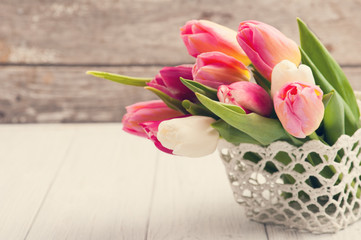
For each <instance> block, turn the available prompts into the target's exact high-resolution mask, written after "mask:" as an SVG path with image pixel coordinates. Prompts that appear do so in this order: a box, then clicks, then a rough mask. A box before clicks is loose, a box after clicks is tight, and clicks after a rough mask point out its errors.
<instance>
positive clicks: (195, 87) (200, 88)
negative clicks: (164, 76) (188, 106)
mask: <svg viewBox="0 0 361 240" xmlns="http://www.w3.org/2000/svg"><path fill="white" fill-rule="evenodd" d="M180 80H181V82H182V83H183V84H184V85H185V86H186V87H187V88H189V89H190V90H191V91H193V92H195V93H200V94H202V95H205V96H207V97H209V98H211V99H213V100H218V97H217V89H214V88H211V87H208V86H205V85H203V84H201V83H199V82H195V81H193V80H189V79H184V78H182V77H181V78H180Z"/></svg>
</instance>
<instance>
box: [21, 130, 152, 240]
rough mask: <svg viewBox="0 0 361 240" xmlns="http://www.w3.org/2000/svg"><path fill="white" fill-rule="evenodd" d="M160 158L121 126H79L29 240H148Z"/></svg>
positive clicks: (148, 142) (149, 146)
mask: <svg viewBox="0 0 361 240" xmlns="http://www.w3.org/2000/svg"><path fill="white" fill-rule="evenodd" d="M156 156H157V152H156V149H155V148H154V147H153V144H152V143H151V142H150V141H148V140H145V139H141V138H139V137H135V136H132V135H129V134H127V133H125V132H122V130H121V125H120V124H109V125H104V124H102V125H94V124H91V125H82V126H79V128H78V131H77V133H76V136H75V138H74V142H73V144H72V145H71V148H70V150H69V153H68V155H67V158H66V159H65V160H66V161H65V162H64V165H63V167H62V168H61V170H60V172H59V174H58V177H57V179H56V181H55V182H54V185H53V187H52V188H51V190H50V191H49V194H48V196H47V198H46V200H45V202H44V205H43V207H42V208H41V210H40V212H39V215H38V217H37V219H36V221H35V222H34V225H33V227H32V228H31V231H30V232H29V235H28V238H27V239H28V240H32V239H35V240H39V239H54V240H56V239H69V240H70V239H74V240H75V239H76V240H78V239H127V240H128V239H130V240H132V239H134V240H138V239H144V237H145V234H146V228H147V219H148V214H149V207H150V200H151V194H152V189H153V180H154V174H155V168H156Z"/></svg>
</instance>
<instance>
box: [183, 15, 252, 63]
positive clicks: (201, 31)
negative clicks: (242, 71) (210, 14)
mask: <svg viewBox="0 0 361 240" xmlns="http://www.w3.org/2000/svg"><path fill="white" fill-rule="evenodd" d="M236 36H237V32H236V31H233V30H232V29H229V28H227V27H224V26H222V25H219V24H217V23H214V22H210V21H207V20H192V21H188V22H187V23H186V24H185V25H184V26H183V27H182V28H181V37H182V39H183V42H184V44H185V46H186V47H187V50H188V53H189V54H190V55H191V56H193V57H197V56H198V55H199V54H201V53H204V52H213V51H217V52H222V53H224V54H227V55H229V56H232V57H234V58H236V59H237V60H239V61H241V62H243V63H244V64H245V65H247V66H248V65H249V64H250V60H249V59H248V57H247V56H246V54H245V53H244V51H243V50H242V48H241V47H240V46H239V44H238V43H237V40H236Z"/></svg>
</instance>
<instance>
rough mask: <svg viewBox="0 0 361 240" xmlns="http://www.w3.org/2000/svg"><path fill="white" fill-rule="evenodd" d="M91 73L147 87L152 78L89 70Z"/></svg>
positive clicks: (119, 81) (126, 83)
mask: <svg viewBox="0 0 361 240" xmlns="http://www.w3.org/2000/svg"><path fill="white" fill-rule="evenodd" d="M86 73H87V74H89V75H93V76H94V77H99V78H104V79H107V80H110V81H113V82H117V83H121V84H125V85H131V86H137V87H145V86H147V83H148V82H150V81H151V80H152V79H151V78H135V77H128V76H124V75H119V74H115V73H107V72H98V71H87V72H86Z"/></svg>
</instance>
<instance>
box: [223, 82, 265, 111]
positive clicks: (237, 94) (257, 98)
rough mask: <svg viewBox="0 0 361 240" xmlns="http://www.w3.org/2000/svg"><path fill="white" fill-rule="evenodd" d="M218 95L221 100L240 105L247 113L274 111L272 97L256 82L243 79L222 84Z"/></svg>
mask: <svg viewBox="0 0 361 240" xmlns="http://www.w3.org/2000/svg"><path fill="white" fill-rule="evenodd" d="M217 96H218V99H219V101H220V102H223V103H229V104H233V105H237V106H240V107H241V108H242V109H243V110H244V111H245V112H246V113H251V112H255V113H258V114H260V115H262V116H269V115H270V114H271V113H272V99H271V97H270V96H269V95H268V93H267V92H266V91H265V90H264V89H263V88H262V87H261V86H259V85H257V84H256V83H252V82H244V81H243V82H236V83H232V84H231V85H229V86H227V85H222V86H220V87H219V88H218V93H217Z"/></svg>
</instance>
